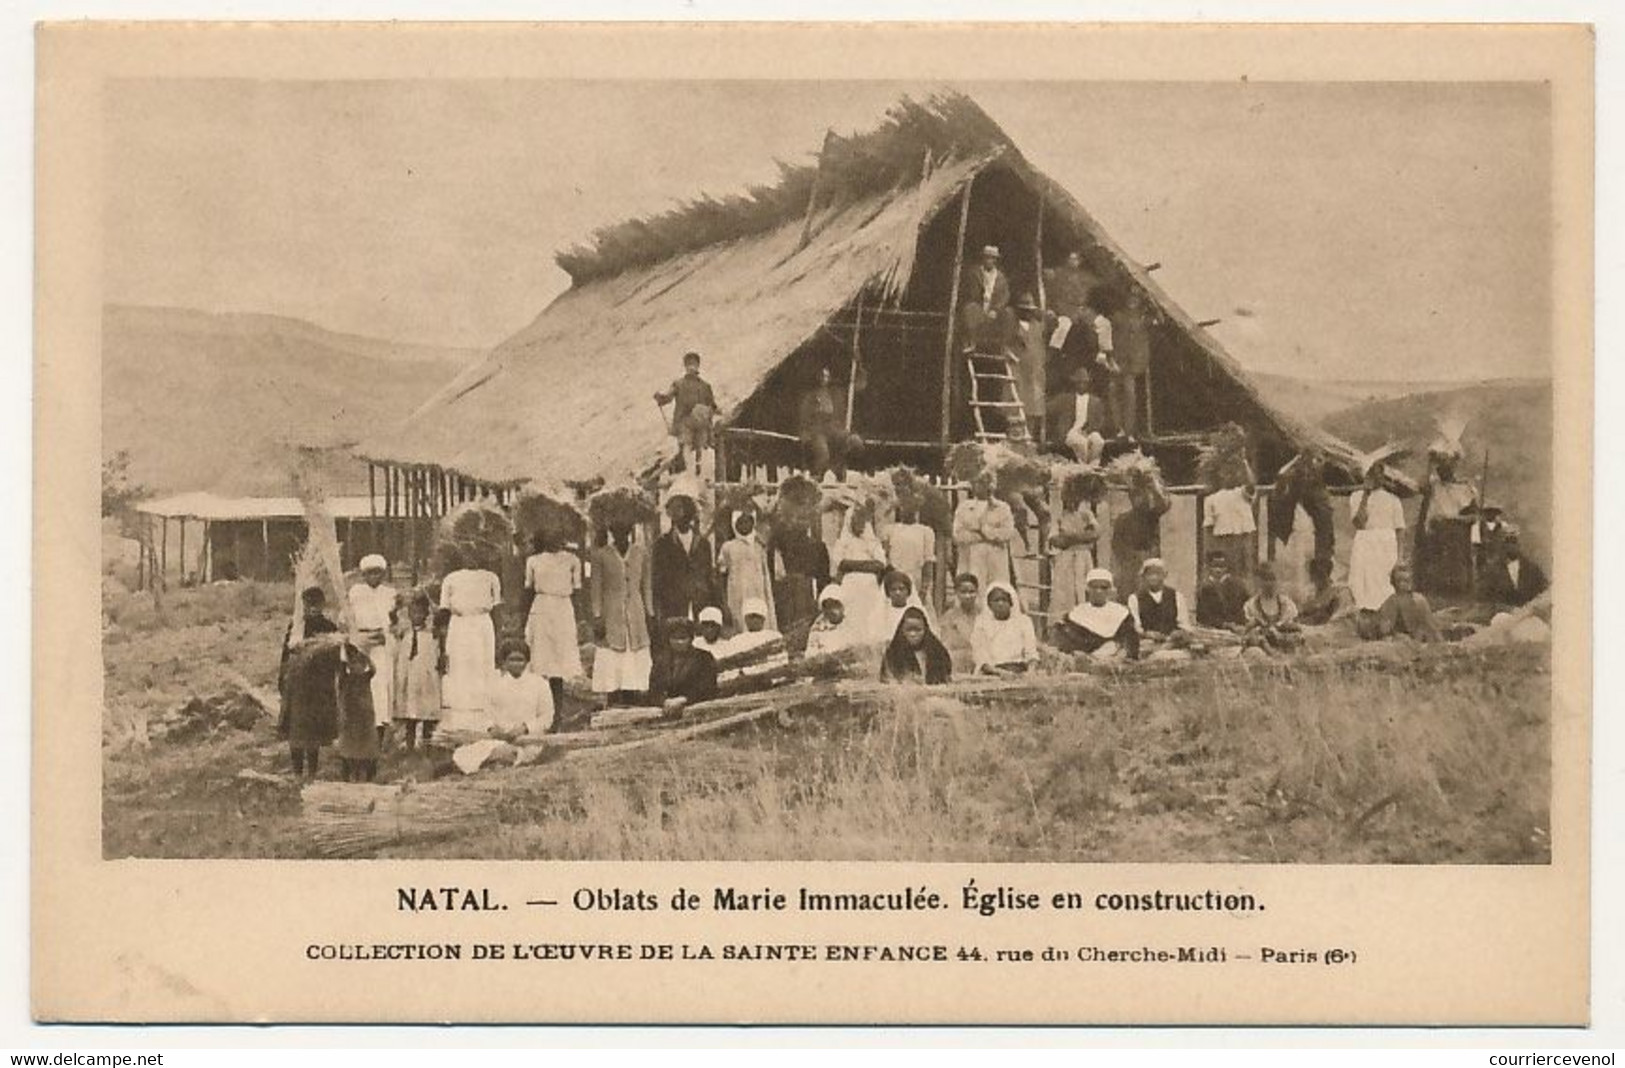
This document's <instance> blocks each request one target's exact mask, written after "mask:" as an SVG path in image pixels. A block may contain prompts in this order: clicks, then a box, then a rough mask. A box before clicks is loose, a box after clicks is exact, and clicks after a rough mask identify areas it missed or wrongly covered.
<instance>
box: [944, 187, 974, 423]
mask: <svg viewBox="0 0 1625 1068" xmlns="http://www.w3.org/2000/svg"><path fill="white" fill-rule="evenodd" d="M973 184H975V179H974V178H972V179H969V180H967V181H966V182H965V188H964V190H963V191H962V192H961V193H960V194H959V231H958V237H956V238H955V240H954V271H953V276H952V277H951V278H950V279H949V282H948V284H949V285H950V286H952V287H953V288H952V289H950V290H949V291H948V334H947V340H946V341H944V342H943V346H942V443H943V444H944V445H946V444H948V442H949V441H950V440H951V438H952V433H953V426H952V414H953V410H952V407H951V406H952V404H953V387H954V341H955V338H954V334H955V333H956V332H957V330H956V328H957V327H958V325H959V324H958V321H957V320H958V315H959V273H960V271H962V270H964V267H965V224H966V223H967V222H969V221H970V190H971V186H972V185H973Z"/></svg>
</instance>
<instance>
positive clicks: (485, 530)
mask: <svg viewBox="0 0 1625 1068" xmlns="http://www.w3.org/2000/svg"><path fill="white" fill-rule="evenodd" d="M512 551H513V521H512V520H511V519H509V518H508V515H507V513H506V512H504V511H503V510H502V509H501V508H500V507H498V506H497V505H496V504H495V503H494V502H492V501H465V502H463V503H462V504H459V505H458V506H457V507H455V508H453V509H452V510H451V511H449V512H447V513H446V515H445V518H443V519H441V520H440V525H439V526H438V527H437V528H436V529H435V546H434V557H435V562H436V570H437V571H439V572H440V573H441V574H446V573H448V572H450V571H454V570H457V569H458V568H473V569H476V570H480V571H496V572H499V573H500V572H501V570H502V565H503V561H505V560H506V559H507V558H508V554H509V553H511V552H512Z"/></svg>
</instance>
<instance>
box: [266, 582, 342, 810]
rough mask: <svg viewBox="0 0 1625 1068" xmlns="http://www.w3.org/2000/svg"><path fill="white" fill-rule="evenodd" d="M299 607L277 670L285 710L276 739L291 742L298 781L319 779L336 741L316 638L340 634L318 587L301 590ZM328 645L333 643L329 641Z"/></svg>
mask: <svg viewBox="0 0 1625 1068" xmlns="http://www.w3.org/2000/svg"><path fill="white" fill-rule="evenodd" d="M299 604H300V617H299V619H298V620H296V621H295V622H293V623H290V624H288V631H287V633H286V634H284V635H283V636H282V661H281V665H280V667H279V668H278V669H277V690H278V692H279V693H280V694H281V696H282V710H281V715H280V716H279V718H278V720H277V734H278V735H279V736H280V737H282V738H283V739H285V740H286V741H287V743H288V755H289V757H290V758H291V759H292V761H293V774H294V777H295V778H301V779H303V778H309V779H315V778H316V767H317V765H318V764H319V763H320V761H321V750H322V746H324V745H327V744H329V743H331V742H332V741H333V739H335V738H337V737H338V707H337V703H336V701H335V699H334V693H333V690H332V687H331V685H328V686H326V687H324V686H323V685H322V680H321V678H320V675H319V670H320V668H321V666H322V665H320V664H318V663H313V661H315V659H316V658H315V655H314V654H315V653H316V652H317V651H318V649H319V645H318V643H317V642H315V641H314V640H313V639H317V638H320V637H321V636H323V635H332V634H337V633H338V630H339V627H338V624H337V623H334V622H333V621H332V620H331V619H329V618H327V594H325V593H323V592H322V588H321V587H320V586H311V587H309V588H308V589H306V590H304V591H302V592H301V593H300V594H299ZM326 644H329V645H331V644H335V643H334V642H333V641H332V640H331V639H329V641H328V642H327V643H326ZM331 681H332V680H331V677H329V679H328V682H329V683H331Z"/></svg>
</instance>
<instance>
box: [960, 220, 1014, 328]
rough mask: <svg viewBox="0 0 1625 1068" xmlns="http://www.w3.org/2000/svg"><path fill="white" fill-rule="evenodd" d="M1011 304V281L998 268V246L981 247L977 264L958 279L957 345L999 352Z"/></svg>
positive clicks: (966, 269) (972, 265)
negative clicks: (979, 259) (980, 254)
mask: <svg viewBox="0 0 1625 1068" xmlns="http://www.w3.org/2000/svg"><path fill="white" fill-rule="evenodd" d="M1009 307H1010V281H1009V279H1008V278H1006V277H1005V275H1004V271H1003V270H1002V269H1001V268H1000V267H999V246H997V245H984V246H982V257H981V261H980V262H979V263H974V264H971V265H970V266H969V267H966V268H965V273H964V275H963V276H962V277H961V278H960V280H959V338H960V340H959V347H960V349H961V351H964V352H971V351H975V352H998V351H999V350H1000V347H1001V345H1002V343H1003V341H1004V335H1005V333H1006V331H1005V330H1004V329H1003V326H1004V321H1005V315H1006V312H1007V311H1008V309H1009Z"/></svg>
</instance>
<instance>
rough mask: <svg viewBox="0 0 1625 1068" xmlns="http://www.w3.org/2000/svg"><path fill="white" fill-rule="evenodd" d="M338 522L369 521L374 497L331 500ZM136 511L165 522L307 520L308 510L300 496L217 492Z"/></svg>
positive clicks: (149, 503)
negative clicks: (194, 520)
mask: <svg viewBox="0 0 1625 1068" xmlns="http://www.w3.org/2000/svg"><path fill="white" fill-rule="evenodd" d="M327 508H328V511H329V512H331V513H332V516H333V518H334V519H366V518H370V517H371V516H372V514H373V512H372V499H371V498H370V497H329V498H328V499H327ZM136 511H138V512H140V513H142V514H143V515H152V516H160V517H162V518H165V519H207V520H209V521H211V522H217V521H221V520H231V519H303V518H305V509H304V507H303V506H302V505H301V504H300V503H299V498H297V497H222V496H220V495H219V494H216V493H205V492H195V493H177V494H175V495H174V496H172V497H160V498H158V499H156V500H151V501H142V502H141V503H140V504H138V505H136Z"/></svg>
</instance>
